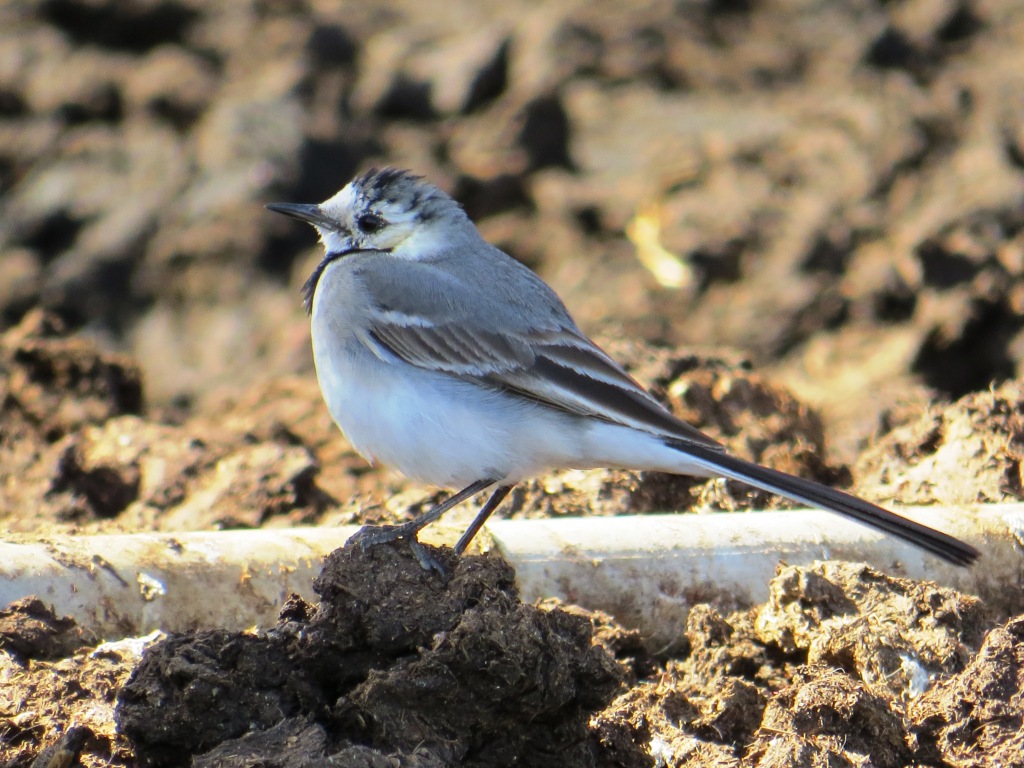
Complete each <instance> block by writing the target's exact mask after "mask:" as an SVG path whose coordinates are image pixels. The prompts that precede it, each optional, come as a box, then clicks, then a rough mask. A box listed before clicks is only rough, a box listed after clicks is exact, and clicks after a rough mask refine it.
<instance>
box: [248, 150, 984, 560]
mask: <svg viewBox="0 0 1024 768" xmlns="http://www.w3.org/2000/svg"><path fill="white" fill-rule="evenodd" d="M266 207H267V208H268V209H269V210H271V211H274V212H277V213H281V214H284V215H286V216H290V217H292V218H295V219H298V220H300V221H303V222H306V223H308V224H311V225H312V226H313V227H314V228H315V229H316V231H317V233H318V234H319V236H320V242H321V244H322V245H323V249H324V254H323V257H322V259H321V260H320V262H319V263H318V264H317V266H316V268H315V269H314V270H313V272H312V274H311V275H310V277H309V279H308V280H307V281H306V282H305V284H304V286H303V288H302V298H303V302H304V305H305V309H306V311H307V313H308V314H309V316H310V336H311V341H312V347H313V359H314V364H315V368H316V376H317V380H318V382H319V385H320V390H321V392H322V394H323V398H324V401H325V403H326V405H327V409H328V411H329V412H330V415H331V417H332V419H333V420H334V422H335V423H336V424H337V426H338V427H339V428H340V429H341V431H342V432H343V433H344V435H345V436H346V437H347V439H348V441H349V442H350V443H351V445H352V446H353V447H354V448H355V450H357V451H358V452H359V453H360V454H361V455H362V456H363V457H364V458H365V459H366V460H368V461H369V462H371V463H377V462H379V463H381V464H384V465H387V466H390V467H392V468H395V469H397V470H398V471H399V472H401V473H402V474H404V475H405V476H406V477H408V478H411V479H413V480H417V481H420V482H423V483H428V484H431V485H434V486H439V487H444V488H454V489H457V490H456V492H454V493H453V494H452V495H450V496H449V497H448V498H447V499H445V500H444V501H443V502H441V503H439V504H437V505H436V506H434V507H433V508H432V509H430V510H428V511H427V512H424V513H423V514H421V515H420V516H418V517H416V518H414V519H413V520H410V521H408V522H405V523H402V524H400V525H395V526H367V527H366V528H364V529H362V530H361V531H360V532H359V533H358V534H356V536H357V538H358V541H359V543H360V544H361V546H362V547H363V548H364V549H365V548H367V547H372V546H376V545H377V544H380V543H383V542H388V541H396V540H398V539H404V540H407V541H408V542H409V544H410V546H412V547H413V548H414V551H415V552H416V556H417V557H418V558H419V561H420V563H421V565H423V567H424V568H427V569H431V568H434V569H437V570H442V569H441V568H440V565H439V564H438V563H437V562H436V561H435V560H434V559H433V558H432V556H430V555H429V554H427V552H426V551H425V548H423V547H422V545H420V544H419V542H418V540H417V536H418V533H419V532H420V531H421V530H422V529H423V528H424V527H425V526H426V525H428V524H430V523H432V522H434V521H435V520H437V519H438V518H440V517H441V516H442V515H443V514H444V513H445V512H447V511H448V510H449V509H451V508H452V507H454V506H455V505H457V504H460V503H461V502H463V501H465V500H466V499H468V498H470V497H471V496H473V495H475V494H477V493H480V492H482V491H485V490H487V489H493V490H492V492H491V495H490V497H489V498H488V499H487V501H486V503H485V504H484V506H483V507H482V508H481V509H480V511H479V513H478V514H477V516H476V518H475V519H474V520H473V522H472V524H471V525H470V526H469V528H468V529H467V530H466V532H465V533H464V534H463V535H462V536H461V538H460V539H459V540H458V542H457V544H456V545H455V552H456V553H458V554H460V555H461V554H462V553H463V552H464V551H465V549H466V547H467V546H468V545H469V543H470V542H471V541H472V539H473V537H474V536H475V535H476V533H477V532H478V531H479V529H480V528H481V526H482V525H483V524H484V522H486V520H487V519H488V517H489V516H490V515H491V513H492V512H493V511H494V510H495V509H496V508H497V507H498V505H499V504H501V502H502V501H503V500H504V498H505V497H506V496H507V495H508V493H509V492H510V491H511V490H512V488H513V487H514V486H515V485H517V484H518V483H520V482H522V481H523V480H526V479H528V478H531V477H536V476H538V475H543V474H545V473H548V472H551V471H554V470H559V469H591V468H598V467H605V468H615V469H632V470H656V471H660V472H669V473H673V474H679V475H693V476H698V477H725V478H729V479H732V480H737V481H740V482H743V483H746V484H748V485H751V486H754V487H757V488H760V489H762V490H765V491H768V492H771V493H773V494H777V495H780V496H783V497H786V498H788V499H791V500H794V501H797V502H800V503H803V504H807V505H810V506H813V507H818V508H821V509H824V510H828V511H831V512H836V513H838V514H840V515H843V516H846V517H849V518H852V519H854V520H857V521H859V522H861V523H864V524H866V525H868V526H871V527H874V528H876V529H879V530H881V531H883V532H885V533H887V534H891V535H893V536H896V537H898V538H900V539H902V540H904V541H906V542H909V543H910V544H913V545H915V546H917V547H919V548H921V549H923V550H925V551H927V552H930V553H931V554H933V555H935V556H937V557H939V558H941V559H942V560H945V561H947V562H949V563H953V564H955V565H960V566H966V565H969V564H971V563H972V562H974V561H975V560H976V559H977V557H978V555H979V553H978V551H977V550H976V549H975V548H974V547H972V546H971V545H969V544H967V543H964V542H962V541H960V540H958V539H956V538H954V537H952V536H950V535H948V534H946V533H943V532H941V531H937V530H934V529H932V528H929V527H927V526H925V525H922V524H920V523H917V522H915V521H912V520H909V519H907V518H905V517H903V516H901V515H898V514H896V513H894V512H891V511H889V510H888V509H885V508H883V507H880V506H878V505H876V504H873V503H871V502H868V501H866V500H864V499H861V498H859V497H857V496H854V495H852V494H850V493H847V492H845V491H841V490H838V489H835V488H831V487H829V486H826V485H823V484H820V483H817V482H814V481H812V480H808V479H805V478H801V477H797V476H795V475H790V474H787V473H784V472H781V471H779V470H776V469H771V468H769V467H765V466H762V465H759V464H756V463H754V462H750V461H747V460H745V459H742V458H739V457H737V456H735V455H732V454H730V453H729V452H727V450H726V449H725V447H724V446H723V445H722V444H721V443H719V442H718V441H716V440H714V439H713V438H711V437H709V436H708V435H705V434H704V433H703V432H701V431H700V430H698V429H697V428H696V427H694V426H692V425H691V424H688V423H687V422H685V421H683V420H681V419H679V418H678V417H676V416H675V415H673V414H672V413H671V412H670V411H669V410H668V409H667V408H666V407H665V406H664V405H662V404H661V403H660V402H659V401H658V400H657V399H655V398H654V397H653V396H652V395H651V394H650V393H649V392H648V391H647V390H646V389H644V387H643V386H641V385H640V384H639V383H638V382H637V381H636V380H635V379H634V378H633V377H632V376H631V375H630V374H629V373H628V372H627V371H626V370H625V369H624V368H623V367H622V366H621V365H619V364H618V363H617V362H616V361H615V360H614V359H613V358H612V357H611V356H609V355H608V354H607V353H606V352H605V351H604V350H602V349H601V348H600V347H599V346H598V345H597V344H595V343H594V342H593V341H592V340H591V339H590V338H588V337H587V336H586V334H584V333H583V332H582V331H581V330H580V329H579V327H578V326H577V325H576V323H575V321H574V320H573V319H572V317H571V315H570V314H569V311H568V310H567V309H566V307H565V305H564V303H563V302H562V300H561V299H560V298H559V297H558V295H557V294H556V293H555V291H554V290H553V289H552V288H551V287H550V286H548V285H547V284H546V283H545V282H544V281H543V280H542V279H541V278H540V277H539V276H538V275H537V274H536V273H534V272H533V271H532V270H530V269H529V268H528V267H526V266H525V265H523V264H521V263H520V262H518V261H516V260H515V259H514V258H512V257H511V256H509V255H508V254H506V253H504V252H503V251H502V250H500V249H499V248H497V247H495V246H493V245H491V244H490V243H488V242H487V241H486V240H485V239H484V238H483V236H482V235H481V233H480V231H479V230H478V229H477V227H476V225H475V224H474V223H473V222H472V221H471V220H470V218H469V217H468V215H467V214H466V212H465V211H464V209H463V208H462V206H461V205H460V204H459V203H458V202H457V201H456V200H454V199H453V198H452V197H451V196H449V195H448V194H446V193H445V192H444V191H442V190H441V189H440V188H439V187H437V186H435V185H434V184H431V183H429V182H428V181H426V180H424V179H423V178H422V177H420V176H417V175H415V174H413V173H412V172H411V171H408V170H403V169H399V168H392V167H384V168H379V169H378V168H372V169H370V170H368V171H366V172H365V173H362V174H361V175H358V176H357V177H356V178H354V179H353V180H352V181H350V182H349V183H348V184H346V185H345V186H344V187H343V188H342V189H341V190H340V191H339V192H338V193H337V194H335V195H334V196H333V197H331V198H329V199H328V200H326V201H324V202H322V203H319V204H307V203H271V204H268V205H267V206H266Z"/></svg>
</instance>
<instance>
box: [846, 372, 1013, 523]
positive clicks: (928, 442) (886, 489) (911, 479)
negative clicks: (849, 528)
mask: <svg viewBox="0 0 1024 768" xmlns="http://www.w3.org/2000/svg"><path fill="white" fill-rule="evenodd" d="M1022 461H1024V385H1022V384H1021V382H1020V381H1008V382H1006V383H1005V384H1002V385H1000V386H998V387H993V388H991V389H988V390H986V391H984V392H974V393H971V394H969V395H965V396H963V397H962V398H960V399H959V400H957V401H956V402H955V403H952V404H946V405H933V406H931V407H930V408H928V410H927V411H926V412H925V413H924V414H921V415H920V416H919V417H918V418H917V419H913V420H910V421H909V422H908V423H905V424H902V425H900V426H898V427H896V428H894V429H892V430H891V431H890V432H889V433H888V434H886V435H884V436H882V437H881V438H880V439H879V440H878V442H877V443H876V444H875V445H874V446H872V447H871V448H870V449H868V450H867V451H865V452H864V454H863V455H862V456H861V458H860V460H859V461H858V462H857V465H856V474H857V477H858V478H859V483H858V485H859V486H860V487H862V488H864V489H871V491H872V492H873V493H874V494H876V497H877V498H879V499H882V500H885V501H889V500H896V499H898V500H899V501H900V503H903V504H949V505H956V504H976V503H978V502H999V501H1009V500H1017V499H1020V498H1024V475H1022V474H1021V466H1022V464H1021V462H1022Z"/></svg>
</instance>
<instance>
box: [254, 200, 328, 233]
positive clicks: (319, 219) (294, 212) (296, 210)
mask: <svg viewBox="0 0 1024 768" xmlns="http://www.w3.org/2000/svg"><path fill="white" fill-rule="evenodd" d="M267 210H270V211H274V212H275V213H283V214H284V215H285V216H291V217H292V218H293V219H298V220H299V221H305V222H306V223H308V224H312V225H313V226H314V227H323V228H324V229H329V230H336V229H337V228H338V223H337V222H336V221H332V220H331V219H329V218H327V217H326V216H324V214H323V213H322V212H321V211H320V206H319V205H312V204H305V203H269V204H268V205H267Z"/></svg>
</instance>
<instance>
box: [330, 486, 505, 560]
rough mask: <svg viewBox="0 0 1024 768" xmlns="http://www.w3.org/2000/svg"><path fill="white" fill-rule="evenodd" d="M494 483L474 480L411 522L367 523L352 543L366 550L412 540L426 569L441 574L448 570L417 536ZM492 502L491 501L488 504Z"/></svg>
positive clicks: (415, 550)
mask: <svg viewBox="0 0 1024 768" xmlns="http://www.w3.org/2000/svg"><path fill="white" fill-rule="evenodd" d="M494 482H495V481H494V480H491V479H489V478H488V479H484V480H477V481H476V482H473V483H470V484H469V485H467V486H466V487H465V488H463V489H462V490H461V491H459V492H458V493H453V494H452V495H451V496H449V497H448V498H447V499H445V500H444V501H442V502H441V503H440V504H438V505H437V506H435V507H434V508H433V509H430V510H428V511H427V512H424V513H423V514H422V515H420V516H419V517H417V518H415V519H413V520H410V521H409V522H407V523H402V524H401V525H364V526H363V527H362V528H360V529H359V530H358V531H356V534H355V536H353V537H352V538H351V539H349V543H358V544H359V546H360V548H361V549H362V550H363V551H364V552H365V551H366V550H367V549H369V548H370V547H375V546H377V545H378V544H385V543H387V542H389V541H397V540H398V539H408V540H409V547H410V548H411V549H412V551H413V554H415V555H416V559H417V560H419V562H420V565H422V566H423V569H424V570H427V571H430V570H435V571H438V572H439V573H443V572H444V571H443V569H442V568H441V567H440V563H438V562H437V561H436V560H435V559H434V558H433V557H431V556H430V555H429V554H427V551H426V550H425V549H424V548H423V545H422V544H420V543H419V541H417V539H416V535H417V534H418V533H419V532H420V531H421V530H422V529H423V528H425V527H426V526H428V525H430V524H431V523H432V522H434V521H435V520H437V519H438V518H439V517H441V515H443V514H444V513H445V512H447V511H448V510H449V509H451V508H452V507H454V506H456V505H457V504H461V503H462V502H463V501H465V500H466V499H468V498H469V497H470V496H473V495H474V494H477V493H479V492H480V491H483V490H486V489H487V488H490V487H491V486H492V485H494ZM500 500H501V499H499V501H500ZM489 503H490V502H488V504H489ZM485 506H486V505H485ZM488 514H490V513H488ZM485 519H486V518H485ZM467 543H468V542H467Z"/></svg>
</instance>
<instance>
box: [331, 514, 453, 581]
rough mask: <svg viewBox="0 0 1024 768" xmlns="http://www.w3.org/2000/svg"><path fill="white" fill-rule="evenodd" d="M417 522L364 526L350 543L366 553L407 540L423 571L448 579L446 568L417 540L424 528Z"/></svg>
mask: <svg viewBox="0 0 1024 768" xmlns="http://www.w3.org/2000/svg"><path fill="white" fill-rule="evenodd" d="M417 522H418V521H417V520H413V521H411V522H408V523H403V524H402V525H364V526H363V527H362V528H360V529H359V530H358V531H356V533H355V535H354V536H352V538H350V539H349V540H348V543H349V544H358V545H359V548H360V549H361V550H362V551H363V552H366V551H367V550H368V549H370V548H372V547H376V546H378V545H380V544H387V543H389V542H392V541H400V540H405V541H406V542H407V543H408V545H409V549H410V550H412V553H413V555H414V556H415V557H416V562H418V563H419V564H420V567H421V568H423V570H425V571H437V573H438V574H440V575H441V576H444V577H447V575H448V572H447V571H446V570H445V567H444V566H443V565H441V562H440V561H439V560H438V559H437V558H436V557H434V556H433V555H432V554H430V552H428V551H427V548H426V547H425V546H423V544H421V543H420V541H419V539H417V538H416V537H417V534H419V532H420V529H421V528H422V527H423V526H421V525H415V523H417Z"/></svg>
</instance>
